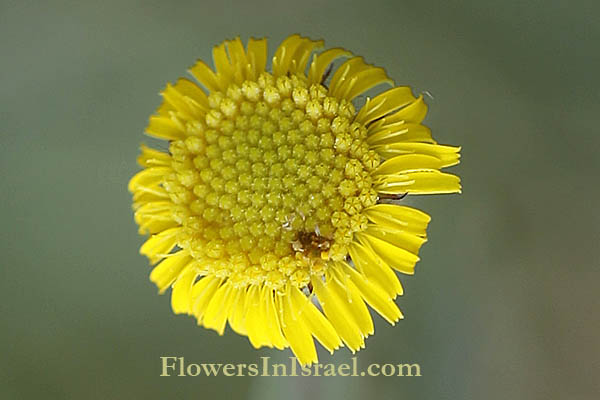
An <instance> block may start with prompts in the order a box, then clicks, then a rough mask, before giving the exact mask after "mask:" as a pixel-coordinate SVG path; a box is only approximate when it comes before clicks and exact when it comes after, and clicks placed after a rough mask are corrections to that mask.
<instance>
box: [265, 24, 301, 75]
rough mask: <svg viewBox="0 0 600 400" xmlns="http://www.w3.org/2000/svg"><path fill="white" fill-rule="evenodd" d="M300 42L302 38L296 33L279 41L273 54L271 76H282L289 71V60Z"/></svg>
mask: <svg viewBox="0 0 600 400" xmlns="http://www.w3.org/2000/svg"><path fill="white" fill-rule="evenodd" d="M301 44H302V38H301V37H300V35H297V34H296V35H291V36H288V37H287V38H285V39H284V40H283V42H281V44H280V45H279V47H278V48H277V50H276V51H275V55H274V56H273V68H272V69H273V76H275V77H278V76H282V75H285V74H286V73H287V72H288V71H289V66H290V62H291V61H292V58H293V56H294V53H295V52H296V49H297V48H298V47H299V46H300V45H301Z"/></svg>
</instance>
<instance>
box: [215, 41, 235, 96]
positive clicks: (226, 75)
mask: <svg viewBox="0 0 600 400" xmlns="http://www.w3.org/2000/svg"><path fill="white" fill-rule="evenodd" d="M225 46H226V43H225V42H223V43H221V44H219V45H217V46H215V47H213V61H214V63H215V71H216V72H217V77H218V78H219V81H220V85H219V86H220V87H221V88H222V89H225V88H226V87H227V83H229V82H231V81H232V78H233V74H234V68H233V66H232V65H231V63H230V62H229V58H228V57H227V49H226V47H225Z"/></svg>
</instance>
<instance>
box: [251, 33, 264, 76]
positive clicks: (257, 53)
mask: <svg viewBox="0 0 600 400" xmlns="http://www.w3.org/2000/svg"><path fill="white" fill-rule="evenodd" d="M248 60H249V62H250V65H252V75H249V76H248V79H257V78H258V76H259V75H260V73H261V72H264V71H265V68H266V66H267V39H254V38H250V40H248Z"/></svg>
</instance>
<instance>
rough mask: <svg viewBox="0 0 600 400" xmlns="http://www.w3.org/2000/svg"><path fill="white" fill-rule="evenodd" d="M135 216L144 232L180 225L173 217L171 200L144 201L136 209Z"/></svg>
mask: <svg viewBox="0 0 600 400" xmlns="http://www.w3.org/2000/svg"><path fill="white" fill-rule="evenodd" d="M134 218H135V222H136V223H137V224H138V225H139V226H140V232H141V233H142V234H145V233H158V232H162V231H164V230H166V229H169V228H173V227H176V226H177V225H178V223H177V222H176V221H175V220H174V219H173V203H171V202H170V201H153V202H148V203H144V204H142V205H141V206H140V207H138V208H137V209H136V211H135V214H134Z"/></svg>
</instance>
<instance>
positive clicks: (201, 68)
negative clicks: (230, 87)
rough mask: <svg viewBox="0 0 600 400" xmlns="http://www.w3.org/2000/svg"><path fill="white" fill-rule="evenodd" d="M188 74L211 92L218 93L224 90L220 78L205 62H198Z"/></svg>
mask: <svg viewBox="0 0 600 400" xmlns="http://www.w3.org/2000/svg"><path fill="white" fill-rule="evenodd" d="M188 72H189V73H190V74H192V76H193V77H194V78H196V80H197V81H198V82H200V84H201V85H202V86H204V87H205V88H206V89H208V90H209V91H211V92H218V91H219V90H221V89H222V87H221V82H220V80H219V78H218V77H217V75H216V74H215V73H214V71H213V70H212V69H211V68H210V67H209V66H208V65H206V63H205V62H204V61H202V60H198V61H196V64H195V65H194V66H193V67H192V68H190V69H189V70H188Z"/></svg>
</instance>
